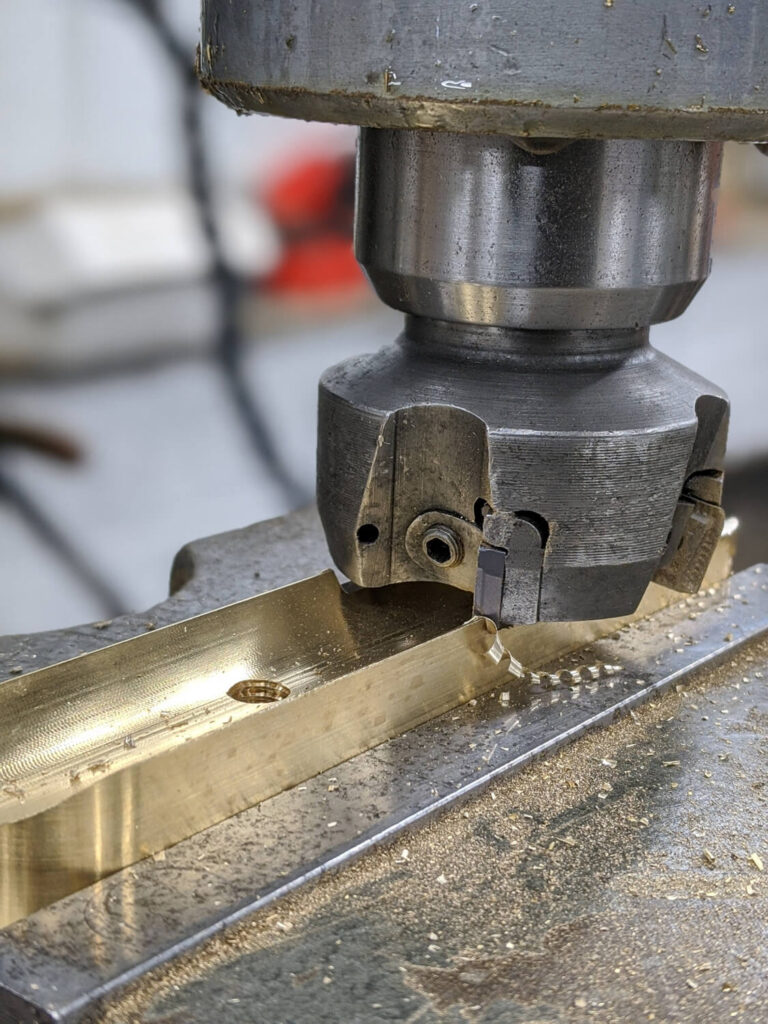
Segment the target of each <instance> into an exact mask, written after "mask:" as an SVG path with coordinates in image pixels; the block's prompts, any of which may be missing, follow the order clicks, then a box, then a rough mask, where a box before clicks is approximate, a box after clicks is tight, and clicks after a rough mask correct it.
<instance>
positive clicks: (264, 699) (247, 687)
mask: <svg viewBox="0 0 768 1024" xmlns="http://www.w3.org/2000/svg"><path fill="white" fill-rule="evenodd" d="M290 694H291V691H290V690H289V689H288V687H287V686H283V684H282V683H275V682H272V681H271V680H269V679H242V680H241V681H240V682H239V683H235V685H234V686H230V688H229V689H228V690H227V696H228V697H232V698H234V700H239V701H242V702H243V703H244V704H275V703H276V702H277V701H279V700H284V699H285V698H286V697H289V696H290Z"/></svg>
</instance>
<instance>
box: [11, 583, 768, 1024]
mask: <svg viewBox="0 0 768 1024" xmlns="http://www.w3.org/2000/svg"><path fill="white" fill-rule="evenodd" d="M766 578H767V577H766V575H765V574H764V573H763V569H762V567H757V568H755V569H752V570H749V571H747V572H744V573H740V574H739V575H738V576H735V577H733V578H732V579H731V580H730V581H729V582H728V583H727V584H725V585H724V586H723V587H722V588H721V589H720V590H719V591H718V592H715V593H713V594H712V595H710V596H707V597H700V598H698V599H689V600H688V601H684V602H682V603H681V604H680V605H678V606H675V607H673V608H671V609H668V610H666V611H665V612H663V613H660V614H659V615H657V616H654V617H653V618H652V619H649V620H646V621H645V622H642V623H640V624H638V625H637V626H636V627H635V628H634V629H627V630H624V631H622V632H621V633H619V634H617V635H616V636H614V637H612V638H609V639H607V640H605V641H601V642H599V643H598V644H596V645H595V647H594V650H591V651H590V652H589V657H590V659H597V660H600V661H604V662H610V663H613V664H616V663H619V664H622V665H623V670H622V671H621V673H619V674H617V675H614V676H611V677H609V678H607V679H604V680H600V681H596V682H594V683H592V684H588V685H585V686H581V687H578V688H570V687H567V686H562V687H555V688H553V687H551V686H550V687H536V686H535V685H533V684H525V685H523V686H520V685H518V686H515V685H514V680H513V679H512V678H511V677H508V678H509V685H508V690H507V693H508V700H505V699H504V697H503V696H501V693H500V691H502V690H503V687H504V686H505V685H507V684H505V683H502V686H501V687H500V691H497V692H496V693H495V694H493V695H489V696H488V697H486V698H484V699H482V700H480V701H478V702H477V703H476V704H474V706H470V705H465V706H464V707H463V708H462V709H459V710H457V711H455V712H453V713H451V714H449V715H446V716H444V717H442V718H440V719H437V720H435V721H433V722H431V723H429V724H428V725H425V726H422V727H420V728H419V729H416V730H413V731H412V732H411V733H407V734H405V735H403V736H401V737H399V738H398V739H396V740H394V741H392V742H390V743H387V744H384V745H383V746H381V747H379V748H376V749H374V750H372V751H370V752H368V753H367V754H364V755H361V756H360V757H358V758H354V759H352V760H351V761H349V762H347V763H346V764H344V765H341V766H339V767H338V768H335V769H334V770H333V771H332V772H327V773H324V774H323V775H320V776H318V777H317V778H315V779H314V780H312V781H311V782H310V783H308V784H307V785H306V787H297V788H296V789H294V790H290V791H287V792H285V793H283V794H281V795H280V796H278V797H275V798H273V799H271V800H269V801H266V802H265V803H264V804H262V805H261V806H260V807H257V808H254V809H252V810H250V811H247V812H245V813H243V814H240V815H238V816H236V817H235V818H232V819H230V820H229V821H227V822H224V823H222V824H221V825H219V826H216V827H215V828H212V829H209V830H208V831H206V832H204V833H202V834H200V835H198V836H196V837H193V838H192V839H190V840H188V841H186V842H184V843H181V844H179V845H178V846H176V847H174V848H172V849H171V850H169V851H168V852H167V855H166V857H165V859H164V860H163V861H160V862H157V861H152V860H150V861H144V862H141V863H140V864H138V865H136V866H135V867H134V868H133V869H129V870H127V871H124V872H120V873H119V874H117V875H115V876H113V877H112V878H110V879H107V880H105V881H104V882H102V883H99V884H97V885H96V886H93V887H92V888H91V889H89V890H85V891H83V892H81V893H78V894H76V895H74V896H72V897H69V898H68V899H66V900H63V901H61V902H60V903H58V904H56V905H54V906H53V907H51V908H48V909H46V910H43V911H41V912H39V913H38V914H36V915H33V916H32V917H31V918H29V919H27V921H25V922H21V923H20V924H18V925H15V926H12V927H11V928H9V929H6V930H5V932H3V933H0V979H1V983H2V991H3V998H2V1002H0V1005H1V1006H2V1008H3V1009H2V1012H3V1013H4V1014H5V1016H4V1017H3V1016H2V1014H0V1020H3V1022H4V1024H5V1021H14V1022H17V1021H22V1022H26V1021H53V1020H61V1021H64V1020H66V1021H74V1020H76V1019H78V1018H80V1017H81V1016H82V1015H83V1014H84V1013H85V1012H86V1011H89V1013H90V1014H92V1015H93V1016H92V1019H97V1020H98V1019H101V1015H102V1013H103V1008H101V1009H100V1008H99V1004H98V1003H96V1001H97V1000H100V999H103V998H104V997H106V996H108V995H109V994H110V993H113V992H114V990H115V988H116V987H117V986H119V985H121V984H124V983H126V982H128V981H130V980H131V979H133V978H135V977H137V976H138V975H139V974H140V973H141V972H142V971H145V970H147V969H148V968H150V967H152V966H157V965H158V964H159V963H161V962H162V961H164V960H166V959H168V958H169V957H171V956H173V955H177V954H179V953H181V952H183V951H185V950H188V949H190V948H191V947H192V946H194V945H196V944H198V943H200V942H201V941H202V940H203V939H205V938H207V937H210V936H212V935H214V934H216V933H217V932H218V931H220V930H221V929H223V928H225V927H227V926H229V925H232V924H233V923H235V922H236V921H238V920H241V919H243V918H244V917H245V916H247V915H249V914H251V913H252V912H253V911H255V910H256V909H258V908H259V907H261V906H264V905H265V904H267V903H268V902H270V901H271V900H273V899H275V898H276V897H277V896H280V895H285V894H286V893H287V892H289V891H290V890H291V889H294V888H296V887H297V886H299V885H301V884H302V883H304V882H306V881H308V880H310V879H312V878H314V877H316V876H317V875H318V874H320V873H322V872H324V871H327V870H329V869H330V868H333V867H336V866H338V865H339V864H340V863H342V862H344V861H346V860H348V859H350V858H351V857H353V856H355V855H357V854H360V853H362V852H364V851H365V850H366V849H368V848H369V847H370V846H371V844H373V843H377V842H381V841H383V840H385V839H388V838H391V837H393V836H394V835H396V834H397V833H398V832H400V831H401V830H402V829H403V828H405V827H407V826H412V825H414V824H415V823H416V822H417V821H421V820H423V819H425V818H426V817H427V816H430V815H433V814H434V813H435V812H437V811H439V810H442V809H444V808H446V807H448V806H449V805H450V804H453V803H455V802H456V801H457V800H460V799H462V798H465V797H467V796H469V795H471V794H473V793H477V792H478V791H480V790H481V789H483V788H484V787H486V786H487V785H488V784H489V783H491V782H493V781H494V780H500V778H501V776H503V775H506V774H508V773H510V772H512V771H515V770H517V769H519V768H520V767H521V766H522V765H524V764H526V763H527V762H529V761H531V759H533V758H536V757H539V756H541V755H543V754H546V753H549V752H552V751H553V750H555V749H556V748H557V747H559V746H561V745H562V744H564V743H568V742H570V741H572V740H573V739H575V738H576V737H577V736H579V735H581V734H582V733H584V732H585V731H587V730H589V729H591V728H593V727H595V726H598V725H601V724H605V723H607V722H609V721H611V720H612V719H614V718H615V717H616V716H617V715H619V714H621V713H622V712H627V711H630V710H631V709H632V708H633V707H635V706H637V705H639V704H641V703H643V702H644V701H647V700H648V699H649V698H652V697H654V696H657V695H659V694H660V693H662V692H663V691H665V690H667V689H669V688H670V687H671V686H672V685H673V684H675V683H679V682H681V681H683V680H685V679H688V678H689V677H690V676H691V674H692V673H693V672H695V671H696V670H697V669H702V668H705V667H706V668H709V669H711V667H712V666H713V665H715V664H716V663H718V662H721V661H722V660H723V659H725V658H727V657H729V656H731V655H732V654H733V653H734V652H736V651H737V650H738V649H739V648H740V647H742V646H743V645H744V644H745V643H746V642H747V641H748V640H750V639H755V638H758V637H760V636H763V635H764V634H765V633H766V631H768V584H767V583H766V582H765V580H766ZM724 630H727V632H724ZM583 657H584V652H579V658H583ZM437 884H442V883H441V882H440V880H439V879H438V882H437ZM359 998H360V997H358V999H359ZM290 1005H291V992H290V991H288V992H286V993H285V994H284V1002H283V1011H282V1013H280V1014H279V1015H277V1016H275V1018H274V1019H287V1018H289V1017H290ZM366 1010H367V1007H365V1006H360V1005H356V1004H355V1002H354V999H353V1001H352V1003H351V1004H349V1003H348V1004H347V1013H345V1014H341V1013H340V1014H339V1015H338V1017H337V1018H336V1019H346V1020H352V1019H361V1018H363V1019H365V1018H366V1017H367V1016H368V1014H367V1012H366ZM248 1011H249V1012H252V1011H253V1008H252V1007H249V1008H248ZM234 1014H235V1017H234V1018H233V1019H252V1017H251V1018H249V1017H247V1016H246V1017H244V1018H243V1017H242V1016H241V1015H240V1012H239V1011H234ZM372 1016H373V1015H372ZM134 1019H136V1018H134ZM171 1019H173V1018H171ZM305 1019H306V1018H305ZM318 1019H326V1020H327V1019H334V1018H333V1017H328V1016H319V1017H318ZM499 1019H500V1018H499ZM510 1019H517V1018H510ZM558 1019H561V1018H558ZM562 1019H565V1018H562Z"/></svg>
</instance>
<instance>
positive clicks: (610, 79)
mask: <svg viewBox="0 0 768 1024" xmlns="http://www.w3.org/2000/svg"><path fill="white" fill-rule="evenodd" d="M668 7H669V5H668V4H666V3H664V2H663V0H648V3H644V4H642V5H615V6H613V7H611V8H606V7H604V6H603V5H595V6H594V8H592V7H590V8H589V9H586V8H585V6H584V5H583V3H582V2H581V0H557V2H555V0H551V2H544V3H540V4H535V5H531V4H519V3H504V4H501V3H497V2H491V0H485V2H482V3H478V4H471V5H470V4H466V3H464V2H462V3H459V2H457V0H440V2H437V0H434V2H433V0H422V2H421V3H419V4H418V5H414V4H413V3H412V2H411V0H385V2H383V3H382V2H377V3H366V2H363V3H360V2H359V0H356V2H353V0H328V3H327V4H322V5H317V4H312V3H311V2H310V0H292V2H285V0H261V2H260V3H258V4H257V3H251V4H238V5H230V4H225V3H223V2H222V0H204V4H203V45H202V47H201V58H200V64H201V67H200V71H201V77H202V79H203V81H204V83H205V84H206V86H207V87H208V88H209V89H210V90H211V91H212V92H213V93H214V94H216V95H217V96H219V97H220V98H222V99H224V100H225V102H228V103H230V104H231V105H233V106H235V107H237V108H238V109H240V110H246V109H253V110H259V111H262V112H269V111H271V112H275V113H280V114H288V115H292V116H300V117H308V118H314V119H320V120H333V121H346V122H351V123H357V124H360V125H361V126H362V130H361V134H360V143H359V149H358V186H357V219H356V235H355V246H356V253H357V256H358V259H359V260H360V262H361V263H362V265H363V267H364V268H365V270H366V272H367V274H368V276H369V278H370V280H371V282H372V284H373V286H374V288H375V289H376V291H377V292H378V294H379V296H380V297H381V298H382V300H383V301H384V302H386V303H387V304H389V305H390V306H392V307H394V308H396V309H399V310H402V311H403V312H404V313H405V314H406V317H405V327H404V331H403V333H402V335H401V336H400V338H399V339H397V341H396V343H395V344H394V345H392V346H391V347H389V348H386V349H384V350H383V351H381V352H379V353H377V354H375V355H368V356H362V357H359V358H356V359H352V360H349V361H347V362H346V363H344V364H342V365H340V366H337V367H335V368H333V369H331V370H329V371H328V372H327V373H326V374H325V375H324V376H323V378H322V380H321V384H320V406H319V434H318V486H317V497H318V506H319V509H320V514H321V517H322V520H323V524H324V527H325V531H326V536H327V539H328V544H329V548H330V551H331V554H332V556H333V558H334V559H335V561H336V563H337V565H338V566H339V568H340V569H341V570H342V571H343V572H344V573H346V575H348V576H349V578H350V579H352V580H353V581H354V582H355V583H358V584H360V585H362V586H367V587H379V586H384V585H387V584H390V583H398V582H405V581H411V580H433V581H439V582H443V583H447V584H450V585H453V586H456V587H460V588H463V589H465V590H468V591H471V592H473V593H474V600H475V609H476V611H477V612H478V613H480V614H484V615H487V616H489V617H490V618H492V619H494V620H495V621H496V622H497V623H500V624H503V625H508V624H516V623H525V622H535V621H538V620H575V619H589V618H600V617H609V616H614V615H621V614H625V613H628V612H630V611H632V610H633V609H634V608H635V607H636V606H637V604H638V603H639V601H640V599H641V597H642V595H643V593H644V591H645V589H646V587H647V585H648V583H649V582H650V581H651V580H656V581H658V582H661V583H663V584H665V585H667V586H670V587H673V588H675V589H679V590H681V591H688V592H692V591H695V590H696V589H697V588H698V586H699V585H700V583H701V579H702V577H703V574H704V571H705V569H706V566H707V563H708V561H709V558H710V555H711V553H712V550H713V548H714V546H715V543H716V541H717V538H718V536H719V534H720V531H721V528H722V524H723V519H724V515H723V511H722V508H721V505H720V500H721V488H722V470H723V459H724V454H725V441H726V433H727V420H728V404H727V400H726V398H725V396H724V395H723V393H722V392H721V391H720V390H719V389H718V388H716V387H715V386H714V385H711V384H709V383H707V382H706V381H705V380H703V379H701V378H700V377H698V376H696V375H695V374H693V373H691V372H690V371H688V370H687V369H685V368H684V367H682V366H680V365H679V364H678V363H676V362H674V361H673V360H671V359H668V358H667V357H665V356H663V355H661V354H660V353H658V352H657V351H655V350H654V349H653V348H652V347H651V346H650V344H649V340H648V339H649V327H650V326H651V325H653V324H655V323H659V322H663V321H665V320H669V319H671V318H673V317H675V316H678V315H679V314H680V313H682V312H683V310H684V309H685V308H686V306H687V305H688V303H689V302H690V301H691V299H692V298H693V296H694V295H695V293H696V291H697V290H698V288H699V287H700V286H701V284H702V283H703V281H704V280H705V278H706V276H707V273H708V270H709V248H710V240H711V232H712V224H713V218H714V208H715V202H714V197H715V192H716V188H717V184H718V178H719V169H720V161H721V145H720V142H721V140H723V139H728V138H740V139H753V138H762V137H765V136H766V135H768V130H767V129H768V125H767V124H766V115H765V112H764V111H763V110H762V109H760V106H759V103H758V100H757V99H756V98H755V96H754V94H753V92H752V90H751V84H750V83H752V82H754V81H756V80H757V78H756V77H755V76H756V75H758V76H759V75H765V74H766V73H768V46H765V45H762V43H761V40H763V41H765V40H768V5H759V6H757V5H755V6H754V7H753V9H752V15H751V19H752V20H751V21H750V20H749V19H747V21H744V22H743V23H742V19H741V18H736V17H735V15H734V16H733V19H732V20H731V21H728V18H729V17H731V15H730V14H728V13H727V12H726V8H725V7H724V8H723V10H722V11H720V10H719V9H718V10H715V9H714V8H713V9H712V11H711V14H710V17H709V18H708V19H707V23H706V29H707V33H708V34H709V36H710V37H711V39H712V40H713V41H714V40H715V38H717V41H718V44H719V45H717V46H715V45H711V46H706V44H705V43H704V42H702V44H701V45H698V44H697V45H696V46H694V44H693V43H691V47H683V46H682V45H679V46H674V40H681V39H683V38H685V39H688V38H689V36H690V39H691V40H694V39H696V40H698V39H699V38H701V37H702V32H703V30H702V15H701V11H700V5H697V4H692V3H689V2H688V0H681V3H680V4H679V5H676V8H675V13H674V17H673V16H671V15H670V14H669V10H668ZM564 8H568V9H570V10H571V13H573V14H574V15H576V14H578V24H579V40H578V42H579V46H578V47H576V45H575V44H574V43H573V39H572V38H571V37H572V35H573V33H572V32H570V33H569V32H566V31H565V30H564V29H563V26H564V25H567V24H569V21H568V17H567V11H565V10H564ZM729 10H730V8H729ZM670 19H671V20H670ZM755 19H757V22H759V24H756V22H755ZM662 21H663V22H664V25H665V26H666V36H665V40H670V41H672V42H673V46H672V47H670V46H669V45H668V43H667V42H665V40H662V43H659V38H658V36H659V33H658V26H659V25H660V24H662ZM436 25H437V26H438V31H437V33H436V31H435V26H436ZM501 34H505V38H506V37H507V36H509V38H510V39H511V40H513V42H512V43H510V46H509V47H501V46H500V44H499V43H498V40H499V38H500V37H501ZM523 44H524V45H525V51H524V56H525V66H526V72H525V74H522V73H518V72H514V73H513V71H512V70H511V64H510V61H518V57H515V56H514V55H513V54H512V49H514V48H515V47H517V46H518V45H521V46H522V45H523ZM659 46H662V50H663V51H664V52H663V53H661V54H660V55H659V60H658V66H659V67H661V70H662V73H661V74H657V71H656V65H654V62H653V61H651V62H650V63H649V59H648V54H649V53H651V52H655V50H654V49H653V48H656V49H658V48H659ZM664 47H666V48H667V50H669V53H670V54H671V56H670V57H669V58H666V59H667V60H668V61H669V62H671V66H670V67H669V68H667V66H666V65H663V67H662V64H663V61H662V57H664V53H666V50H664ZM689 50H690V52H689ZM505 54H506V55H505ZM521 56H522V51H521ZM672 58H674V60H673V59H672ZM520 67H521V65H519V61H518V69H520ZM449 70H450V74H449ZM699 85H701V88H700V89H699V93H698V94H697V95H698V97H699V98H700V94H701V93H702V92H706V102H704V101H702V102H701V103H698V105H697V104H694V103H693V101H692V99H691V96H692V95H693V93H692V90H694V91H695V89H696V88H698V86H699ZM705 87H706V88H705ZM649 97H651V99H649ZM687 140H697V141H687Z"/></svg>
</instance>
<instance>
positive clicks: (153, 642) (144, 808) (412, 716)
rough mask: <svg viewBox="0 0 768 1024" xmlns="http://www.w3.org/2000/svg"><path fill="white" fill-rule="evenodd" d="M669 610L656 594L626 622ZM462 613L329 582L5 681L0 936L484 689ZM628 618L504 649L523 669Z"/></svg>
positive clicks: (509, 641)
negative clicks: (2, 931) (80, 891)
mask: <svg viewBox="0 0 768 1024" xmlns="http://www.w3.org/2000/svg"><path fill="white" fill-rule="evenodd" d="M731 555H732V540H731V539H730V538H724V539H723V540H722V541H721V544H720V547H719V548H718V552H717V554H716V556H715V558H714V559H713V563H712V565H711V566H710V571H709V575H708V579H707V585H711V584H713V583H716V582H718V581H720V580H722V579H724V578H725V577H726V576H727V575H728V573H729V572H730V564H731ZM679 600H680V595H679V594H674V593H672V592H671V591H668V590H665V589H664V588H661V587H656V586H652V587H651V588H650V589H649V592H648V594H647V595H646V599H645V600H644V602H643V605H642V606H641V608H640V609H639V610H638V612H637V613H636V615H635V616H633V617H632V618H638V617H642V616H644V615H648V614H650V613H651V612H653V611H655V610H657V609H659V608H661V607H664V606H666V605H669V604H671V603H673V602H675V601H679ZM470 611H471V604H470V598H469V596H468V595H467V594H465V593H463V592H461V591H455V590H451V589H449V588H445V587H439V586H437V585H431V584H408V585H403V586H398V587H390V588H386V589H383V590H378V591H355V592H352V593H348V592H346V591H344V590H343V589H342V588H341V587H340V586H339V584H338V581H337V580H336V577H335V576H334V575H333V573H331V572H326V573H323V574H321V575H319V576H315V577H312V578H310V579H307V580H303V581H301V582H299V583H295V584H291V585H289V586H287V587H283V588H281V589H279V590H274V591H271V592H269V593H266V594H263V595H260V596H258V597H255V598H250V599H248V600H245V601H241V602H238V603H237V604H234V605H230V606H228V607H226V608H221V609H218V610H217V611H214V612H210V613H208V614H205V615H200V616H198V617H196V618H193V619H189V620H187V621H186V622H181V623H177V624H174V625H171V626H168V627H165V628H164V629H160V630H157V631H155V632H152V633H147V634H144V635H142V636H138V637H136V638H134V639H131V640H126V641H124V642H122V643H119V644H115V645H113V646H111V647H107V648H104V649H102V650H99V651H95V652H93V653H89V654H85V655H82V656H80V657H78V658H74V659H72V660H70V661H66V662H61V663H59V664H57V665H53V666H51V667H49V668H46V669H41V670H39V671H37V672H31V673H28V674H27V675H24V676H19V677H18V678H16V679H13V680H9V681H7V682H5V683H3V684H2V685H0V723H2V724H1V728H2V734H1V735H0V927H2V926H5V925H7V924H9V923H10V922H12V921H14V920H17V919H18V918H20V917H23V916H26V915H27V914H29V913H31V912H32V911H34V910H36V909H39V908H40V907H42V906H45V905H47V904H48V903H51V902H53V901H54V900H57V899H60V898H61V897H63V896H65V895H67V894H69V893H71V892H74V891H76V890H78V889H80V888H83V887H84V886H86V885H89V884H90V883H92V882H93V881H95V880H97V879H98V878H103V877H105V876H106V875H108V874H111V873H112V872H114V871H116V870H118V869H119V868H122V867H125V866H127V865H128V864H131V863H133V862H135V861H136V860H138V859H140V858H142V857H145V856H147V855H149V854H151V853H154V852H157V851H159V850H161V849H164V848H165V847H167V846H169V845H171V844H173V843H175V842H178V841H179V840H181V839H183V838H186V837H187V836H190V835H192V834H193V833H195V832H198V831H200V830H202V829H204V828H206V827H208V826H209V825H212V824H214V823H215V822H217V821H221V820H222V819H224V818H226V817H229V816H230V815H232V814H235V813H237V812H238V811H241V810H243V809H244V808H246V807H249V806H252V805H253V804H255V803H258V802H260V801H262V800H264V799H266V798H267V797H269V796H272V795H274V794H276V793H279V792H281V791H282V790H284V789H287V788H289V787H291V786H294V785H296V784H298V783H299V782H302V781H304V780H306V779H308V778H310V777H312V776H314V775H316V774H317V773H319V772H321V771H324V770H326V769H328V768H330V767H333V766H334V765H336V764H339V763H340V762H342V761H344V760H347V759H348V758H350V757H352V756H354V755H355V754H358V753H360V752H362V751H364V750H367V749H369V748H371V747H373V746H376V745H378V744H379V743H382V742H384V741H385V740H387V739H389V738H391V737H393V736H396V735H398V734H400V733H402V732H404V731H406V730H408V729H411V728H413V727H415V726H416V725H418V724H420V723H422V722H424V721H426V720H428V719H430V718H433V717H435V716H436V715H439V714H441V713H443V712H445V711H447V710H449V709H450V708H452V707H455V706H457V705H459V704H461V703H463V702H465V701H467V700H469V699H471V698H472V697H474V696H477V695H479V694H480V693H482V692H484V691H486V690H488V689H491V688H492V687H493V686H494V685H495V684H498V683H499V682H500V680H501V679H502V678H503V675H502V674H503V673H504V672H505V671H506V669H505V668H504V667H503V666H501V667H500V666H499V665H498V664H497V661H496V659H495V658H494V657H492V656H491V654H490V652H491V649H492V647H493V645H494V641H496V639H497V634H496V630H495V628H494V627H493V626H492V624H490V623H489V622H487V621H486V620H484V619H478V618H474V619H468V616H469V614H470ZM627 621H629V620H627V619H612V620H607V621H605V622H600V623H595V622H589V623H563V624H551V623H549V624H543V625H537V626H529V627H520V628H517V629H511V630H504V631H503V632H502V641H503V643H504V644H505V646H506V647H507V648H508V650H509V651H510V653H511V654H512V655H513V656H514V657H516V658H518V659H519V660H520V661H522V662H523V663H524V664H526V665H527V666H529V667H535V666H536V665H538V664H542V663H543V662H545V661H551V660H552V659H554V658H556V657H558V656H560V655H562V654H564V653H566V652H568V651H571V650H573V649H575V648H577V647H579V646H582V645H583V644H585V643H588V642H589V641H591V640H592V639H595V638H597V637H598V636H605V635H607V634H608V633H611V632H613V631H615V629H616V628H618V627H620V626H621V625H623V624H624V623H625V622H627ZM506 680H507V681H508V680H509V676H506ZM285 694H287V696H286V695H285ZM253 700H255V701H257V702H256V703H252V702H250V701H253Z"/></svg>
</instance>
